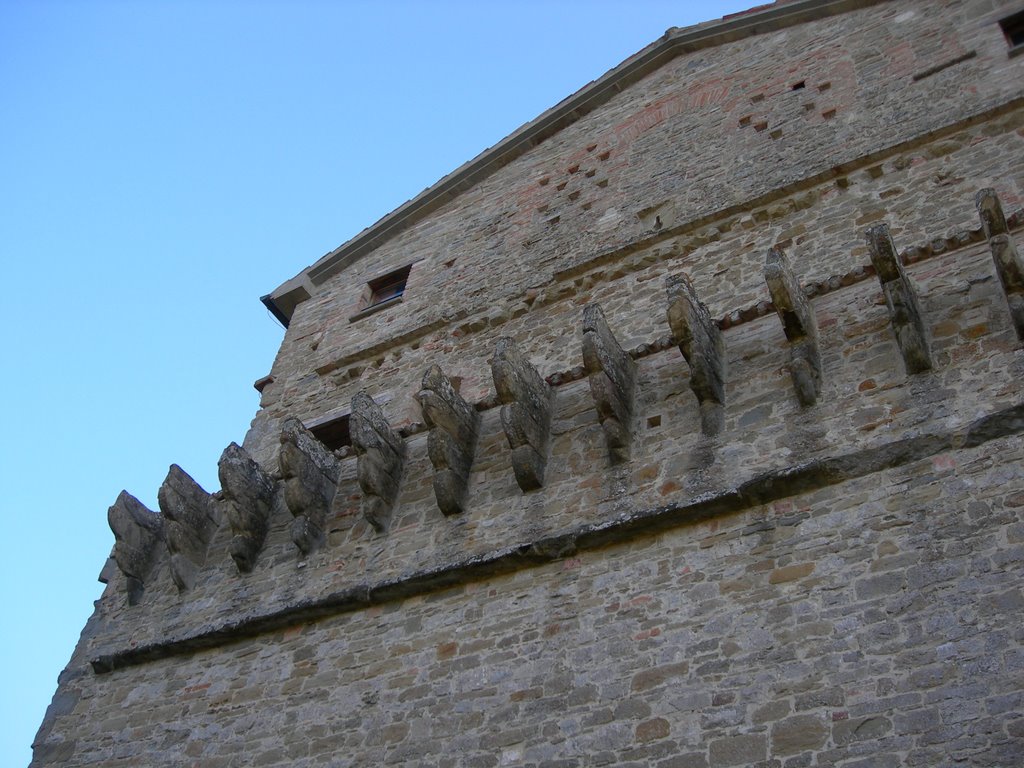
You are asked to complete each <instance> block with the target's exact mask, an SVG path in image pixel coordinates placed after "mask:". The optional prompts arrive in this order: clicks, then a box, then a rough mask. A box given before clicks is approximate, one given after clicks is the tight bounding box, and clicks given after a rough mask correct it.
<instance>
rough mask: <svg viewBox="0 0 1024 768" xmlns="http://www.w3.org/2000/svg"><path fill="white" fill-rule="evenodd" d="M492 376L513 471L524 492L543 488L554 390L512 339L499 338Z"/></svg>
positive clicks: (492, 364)
mask: <svg viewBox="0 0 1024 768" xmlns="http://www.w3.org/2000/svg"><path fill="white" fill-rule="evenodd" d="M490 362H491V376H492V377H493V379H494V387H495V389H496V390H497V392H498V399H499V400H500V401H501V402H502V403H503V405H502V408H501V425H502V428H503V429H504V430H505V437H506V438H507V439H508V444H509V447H510V448H511V449H512V470H513V472H515V475H516V482H517V483H518V484H519V487H520V488H521V489H522V490H523V491H532V490H536V489H537V488H540V487H541V486H542V485H544V471H545V468H546V466H547V455H548V441H549V435H550V431H551V401H552V397H553V394H552V391H551V387H550V386H548V384H547V382H545V381H544V379H542V378H541V376H540V374H539V373H538V372H537V369H536V368H534V367H533V366H532V365H531V364H530V362H529V361H528V360H527V359H526V358H525V357H524V356H523V354H522V353H521V352H520V351H519V349H518V348H517V347H516V345H515V343H514V342H513V341H512V339H510V338H508V337H502V338H501V339H498V344H497V347H496V348H495V350H494V356H493V357H492V358H491V361H490Z"/></svg>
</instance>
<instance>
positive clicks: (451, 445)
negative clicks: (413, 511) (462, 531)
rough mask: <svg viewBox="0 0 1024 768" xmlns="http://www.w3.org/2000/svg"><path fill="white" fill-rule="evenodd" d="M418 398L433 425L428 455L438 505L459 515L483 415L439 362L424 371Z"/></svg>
mask: <svg viewBox="0 0 1024 768" xmlns="http://www.w3.org/2000/svg"><path fill="white" fill-rule="evenodd" d="M416 399H417V400H419V402H420V408H421V409H422V411H423V420H424V422H426V424H427V426H428V427H430V434H429V435H428V436H427V454H428V455H429V456H430V463H431V464H433V465H434V496H435V497H436V498H437V506H438V507H439V508H440V510H441V512H443V513H444V514H445V515H457V514H459V513H460V512H462V511H463V504H464V502H465V498H466V488H467V486H468V485H469V470H470V468H471V467H472V465H473V454H474V452H475V451H476V441H477V435H478V432H479V424H480V416H479V414H478V413H477V412H476V409H475V408H473V406H471V405H470V404H469V403H467V402H466V401H465V400H463V399H462V396H461V395H459V393H458V392H456V391H455V387H454V386H453V385H452V383H451V381H450V380H449V379H448V377H447V376H445V375H444V373H443V372H442V371H441V368H440V367H438V366H437V365H432V366H430V369H429V370H428V371H427V372H426V373H425V374H423V384H422V389H420V391H419V393H418V394H417V395H416Z"/></svg>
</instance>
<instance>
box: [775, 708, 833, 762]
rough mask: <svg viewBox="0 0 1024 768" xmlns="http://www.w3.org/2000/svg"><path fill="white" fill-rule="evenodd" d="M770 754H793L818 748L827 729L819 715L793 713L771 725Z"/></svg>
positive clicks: (825, 736) (826, 735) (822, 742)
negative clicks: (791, 715)
mask: <svg viewBox="0 0 1024 768" xmlns="http://www.w3.org/2000/svg"><path fill="white" fill-rule="evenodd" d="M771 736H772V754H774V755H795V754H797V753H798V752H805V751H809V750H815V749H820V748H821V747H822V746H824V744H825V739H826V738H827V737H828V729H827V728H826V727H825V723H824V720H823V719H822V717H821V716H820V715H795V716H794V717H788V718H786V719H785V720H782V721H781V722H778V723H775V724H773V725H772V730H771Z"/></svg>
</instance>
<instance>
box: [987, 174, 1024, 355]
mask: <svg viewBox="0 0 1024 768" xmlns="http://www.w3.org/2000/svg"><path fill="white" fill-rule="evenodd" d="M975 204H976V205H977V206H978V215H979V216H980V217H981V225H982V228H983V229H984V231H985V237H987V238H988V243H989V247H990V248H991V249H992V261H993V262H994V263H995V266H996V274H998V275H999V282H1000V283H1001V284H1002V286H1003V293H1004V294H1005V295H1006V304H1007V306H1008V307H1009V309H1010V317H1011V318H1012V319H1013V327H1014V328H1015V329H1016V330H1017V337H1018V338H1020V339H1024V261H1022V260H1021V258H1020V256H1019V255H1018V253H1017V246H1016V244H1015V243H1014V241H1013V236H1012V235H1011V234H1010V229H1009V227H1008V226H1007V224H1006V216H1005V214H1004V213H1003V206H1002V204H1001V203H1000V202H999V196H998V195H997V194H996V191H995V190H994V189H991V188H989V189H983V190H981V191H980V192H979V193H978V194H977V196H976V197H975Z"/></svg>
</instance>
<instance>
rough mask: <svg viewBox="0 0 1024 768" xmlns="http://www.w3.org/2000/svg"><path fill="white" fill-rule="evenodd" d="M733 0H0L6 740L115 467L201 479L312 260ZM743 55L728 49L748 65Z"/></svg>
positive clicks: (77, 607) (96, 554) (52, 642)
mask: <svg viewBox="0 0 1024 768" xmlns="http://www.w3.org/2000/svg"><path fill="white" fill-rule="evenodd" d="M755 2H756V0H739V1H734V2H678V1H677V2H660V3H659V2H632V3H626V2H625V1H624V0H621V1H620V2H587V3H583V2H573V3H570V2H557V1H555V0H551V1H549V2H520V3H503V4H500V5H499V4H497V3H490V2H486V1H485V0H479V2H477V3H469V2H466V3H454V2H449V3H438V2H431V3H428V2H422V3H412V2H408V3H390V4H387V3H347V4H346V3H342V2H326V1H324V2H312V1H310V0H305V1H304V2H301V1H300V2H284V0H281V1H280V2H269V1H260V0H251V1H250V2H240V1H239V2H228V1H226V0H211V1H209V2H198V1H196V2H187V1H185V0H179V1H178V2H142V0H138V1H136V2H129V0H122V1H121V2H87V1H85V0H80V1H74V2H73V1H72V0H67V1H66V2H57V1H55V0H34V1H32V2H28V1H26V2H20V1H17V0H0V86H2V87H0V265H2V277H3V279H2V283H0V290H2V292H3V297H4V300H3V305H4V309H5V311H4V313H3V314H4V317H3V330H2V334H3V351H4V357H3V361H4V363H3V369H2V370H3V376H2V377H0V395H2V398H0V403H2V407H3V413H4V415H5V420H4V426H5V428H4V430H3V436H4V439H3V448H2V452H0V482H2V488H3V493H2V496H0V511H2V520H3V523H4V530H5V533H6V536H5V543H4V546H3V549H4V556H3V557H2V558H0V562H2V568H3V572H2V574H0V577H2V581H0V583H2V584H3V590H4V592H3V613H2V616H3V619H2V626H0V643H2V646H0V652H2V656H0V657H2V658H3V660H4V677H5V679H6V680H7V683H6V685H5V690H4V695H3V696H2V697H0V701H2V704H0V706H2V707H3V711H2V712H0V728H2V729H3V730H2V732H0V765H3V766H25V765H26V764H27V763H28V761H29V759H30V749H29V745H30V743H31V741H32V738H33V736H34V735H35V730H36V728H37V727H38V725H39V723H40V722H41V720H42V717H43V712H44V710H45V708H46V706H47V704H48V703H49V701H50V698H51V696H52V695H53V692H54V690H55V687H56V679H57V675H58V673H59V672H60V670H61V669H62V668H63V667H64V665H65V664H66V663H67V661H68V658H69V657H70V654H71V651H72V649H73V648H74V645H75V643H76V642H77V639H78V633H79V631H80V630H81V628H82V626H83V625H84V624H85V620H86V618H87V617H88V615H89V614H90V612H91V611H92V601H93V600H95V599H97V598H98V597H99V595H100V593H101V589H102V587H101V585H100V584H99V583H98V582H97V580H96V577H97V574H98V573H99V571H100V568H101V567H102V565H103V563H104V561H105V559H106V557H107V555H108V554H109V552H110V548H111V546H112V544H113V536H112V534H111V533H110V530H109V529H108V527H107V523H106V510H107V507H108V506H109V505H110V504H111V503H113V501H114V499H115V498H116V496H117V494H118V492H119V491H120V490H121V489H122V488H125V489H127V490H128V491H129V492H131V493H133V494H134V495H136V496H137V497H138V498H139V499H141V500H142V501H143V502H144V503H145V504H147V505H148V506H149V507H150V508H152V509H156V491H157V489H158V487H159V485H160V483H161V481H162V480H163V478H164V476H165V475H166V473H167V468H168V465H169V464H171V463H172V462H174V463H178V464H181V465H182V467H183V468H184V469H185V470H186V471H187V472H189V473H190V474H192V475H193V477H195V478H196V479H197V480H198V481H199V482H200V484H202V485H203V486H204V487H205V488H206V489H207V490H210V491H213V490H216V489H217V487H218V482H217V459H218V457H219V455H220V453H221V451H222V450H223V449H224V447H225V446H226V445H227V444H228V443H229V442H230V441H232V440H235V441H238V442H241V440H242V438H243V436H244V435H245V432H246V430H247V428H248V425H249V421H250V419H251V418H252V416H253V415H254V414H255V412H256V409H257V406H258V396H257V394H256V392H255V391H254V390H253V388H252V383H253V381H255V380H256V379H257V378H259V377H261V376H263V375H264V374H266V373H267V372H268V371H269V370H270V366H271V363H272V362H273V358H274V354H275V352H276V350H277V346H278V344H279V343H280V340H281V337H282V335H283V330H282V329H281V327H280V326H279V325H278V324H277V322H276V321H275V320H274V319H273V318H272V317H270V315H269V314H268V313H267V312H266V311H265V310H264V308H263V306H262V305H261V304H260V303H259V301H258V298H259V296H261V295H262V294H265V293H268V292H269V291H270V290H271V289H273V288H274V287H276V286H277V285H278V284H279V283H281V282H283V281H284V280H285V279H287V278H289V277H291V276H293V275H294V274H295V273H297V272H298V271H299V270H301V269H302V268H303V267H304V266H306V265H307V264H310V263H312V262H313V261H315V260H316V259H318V258H319V257H320V256H321V255H323V254H324V253H326V252H327V251H330V250H332V249H333V248H335V247H336V246H338V245H339V244H341V243H342V242H344V241H345V240H347V239H349V238H350V237H352V236H353V235H355V234H356V233H358V232H359V231H360V230H361V229H363V228H364V227H366V226H368V225H370V224H372V223H373V222H374V221H376V220H377V219H378V218H380V217H381V216H383V215H385V214H386V213H388V212H389V211H391V210H393V209H394V208H396V207H397V206H399V205H400V204H401V203H403V202H404V201H405V200H407V199H408V198H410V197H413V196H414V195H416V194H417V193H419V192H420V191H421V190H422V189H423V188H425V187H427V186H429V185H431V184H432V183H434V182H435V181H436V180H437V179H439V178H440V177H441V176H443V175H444V174H446V173H448V172H449V171H451V170H453V169H454V168H455V167H457V166H458V165H460V164H461V163H463V162H464V161H466V160H468V159H470V158H471V157H473V156H475V155H476V154H477V153H479V152H480V151H481V150H483V149H485V148H486V147H488V146H489V145H491V144H494V143H495V142H497V141H499V140H500V139H502V138H503V137H504V136H506V135H508V134H509V133H511V132H512V131H513V130H515V129H516V128H517V127H519V126H520V125H521V124H522V123H524V122H527V121H529V120H531V119H533V118H534V117H536V116H537V115H538V114H540V113H541V112H542V111H544V110H545V109H547V108H548V107H551V106H553V105H554V104H556V103H557V102H558V101H560V100H561V99H562V98H564V97H565V96H567V95H569V94H570V93H572V92H573V91H575V90H577V89H578V88H580V87H581V86H583V85H585V84H586V83H587V82H588V81H590V80H592V79H595V78H597V77H598V76H600V75H601V74H603V73H604V72H605V71H607V70H608V69H610V68H611V67H613V66H615V65H616V64H618V63H619V62H621V61H622V60H623V59H625V58H626V57H627V56H629V55H630V54H632V53H634V52H636V51H637V50H639V49H640V48H642V47H644V46H645V45H647V44H648V43H650V42H652V41H654V40H655V39H657V38H658V37H660V36H661V35H662V34H663V33H664V31H665V30H666V29H667V28H668V27H670V26H686V25H689V24H693V23H696V22H698V21H704V20H707V19H712V18H717V17H720V16H722V15H723V14H725V13H731V12H734V11H737V10H741V9H743V8H746V7H749V6H751V5H754V4H755ZM739 65H740V63H738V66H739Z"/></svg>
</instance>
